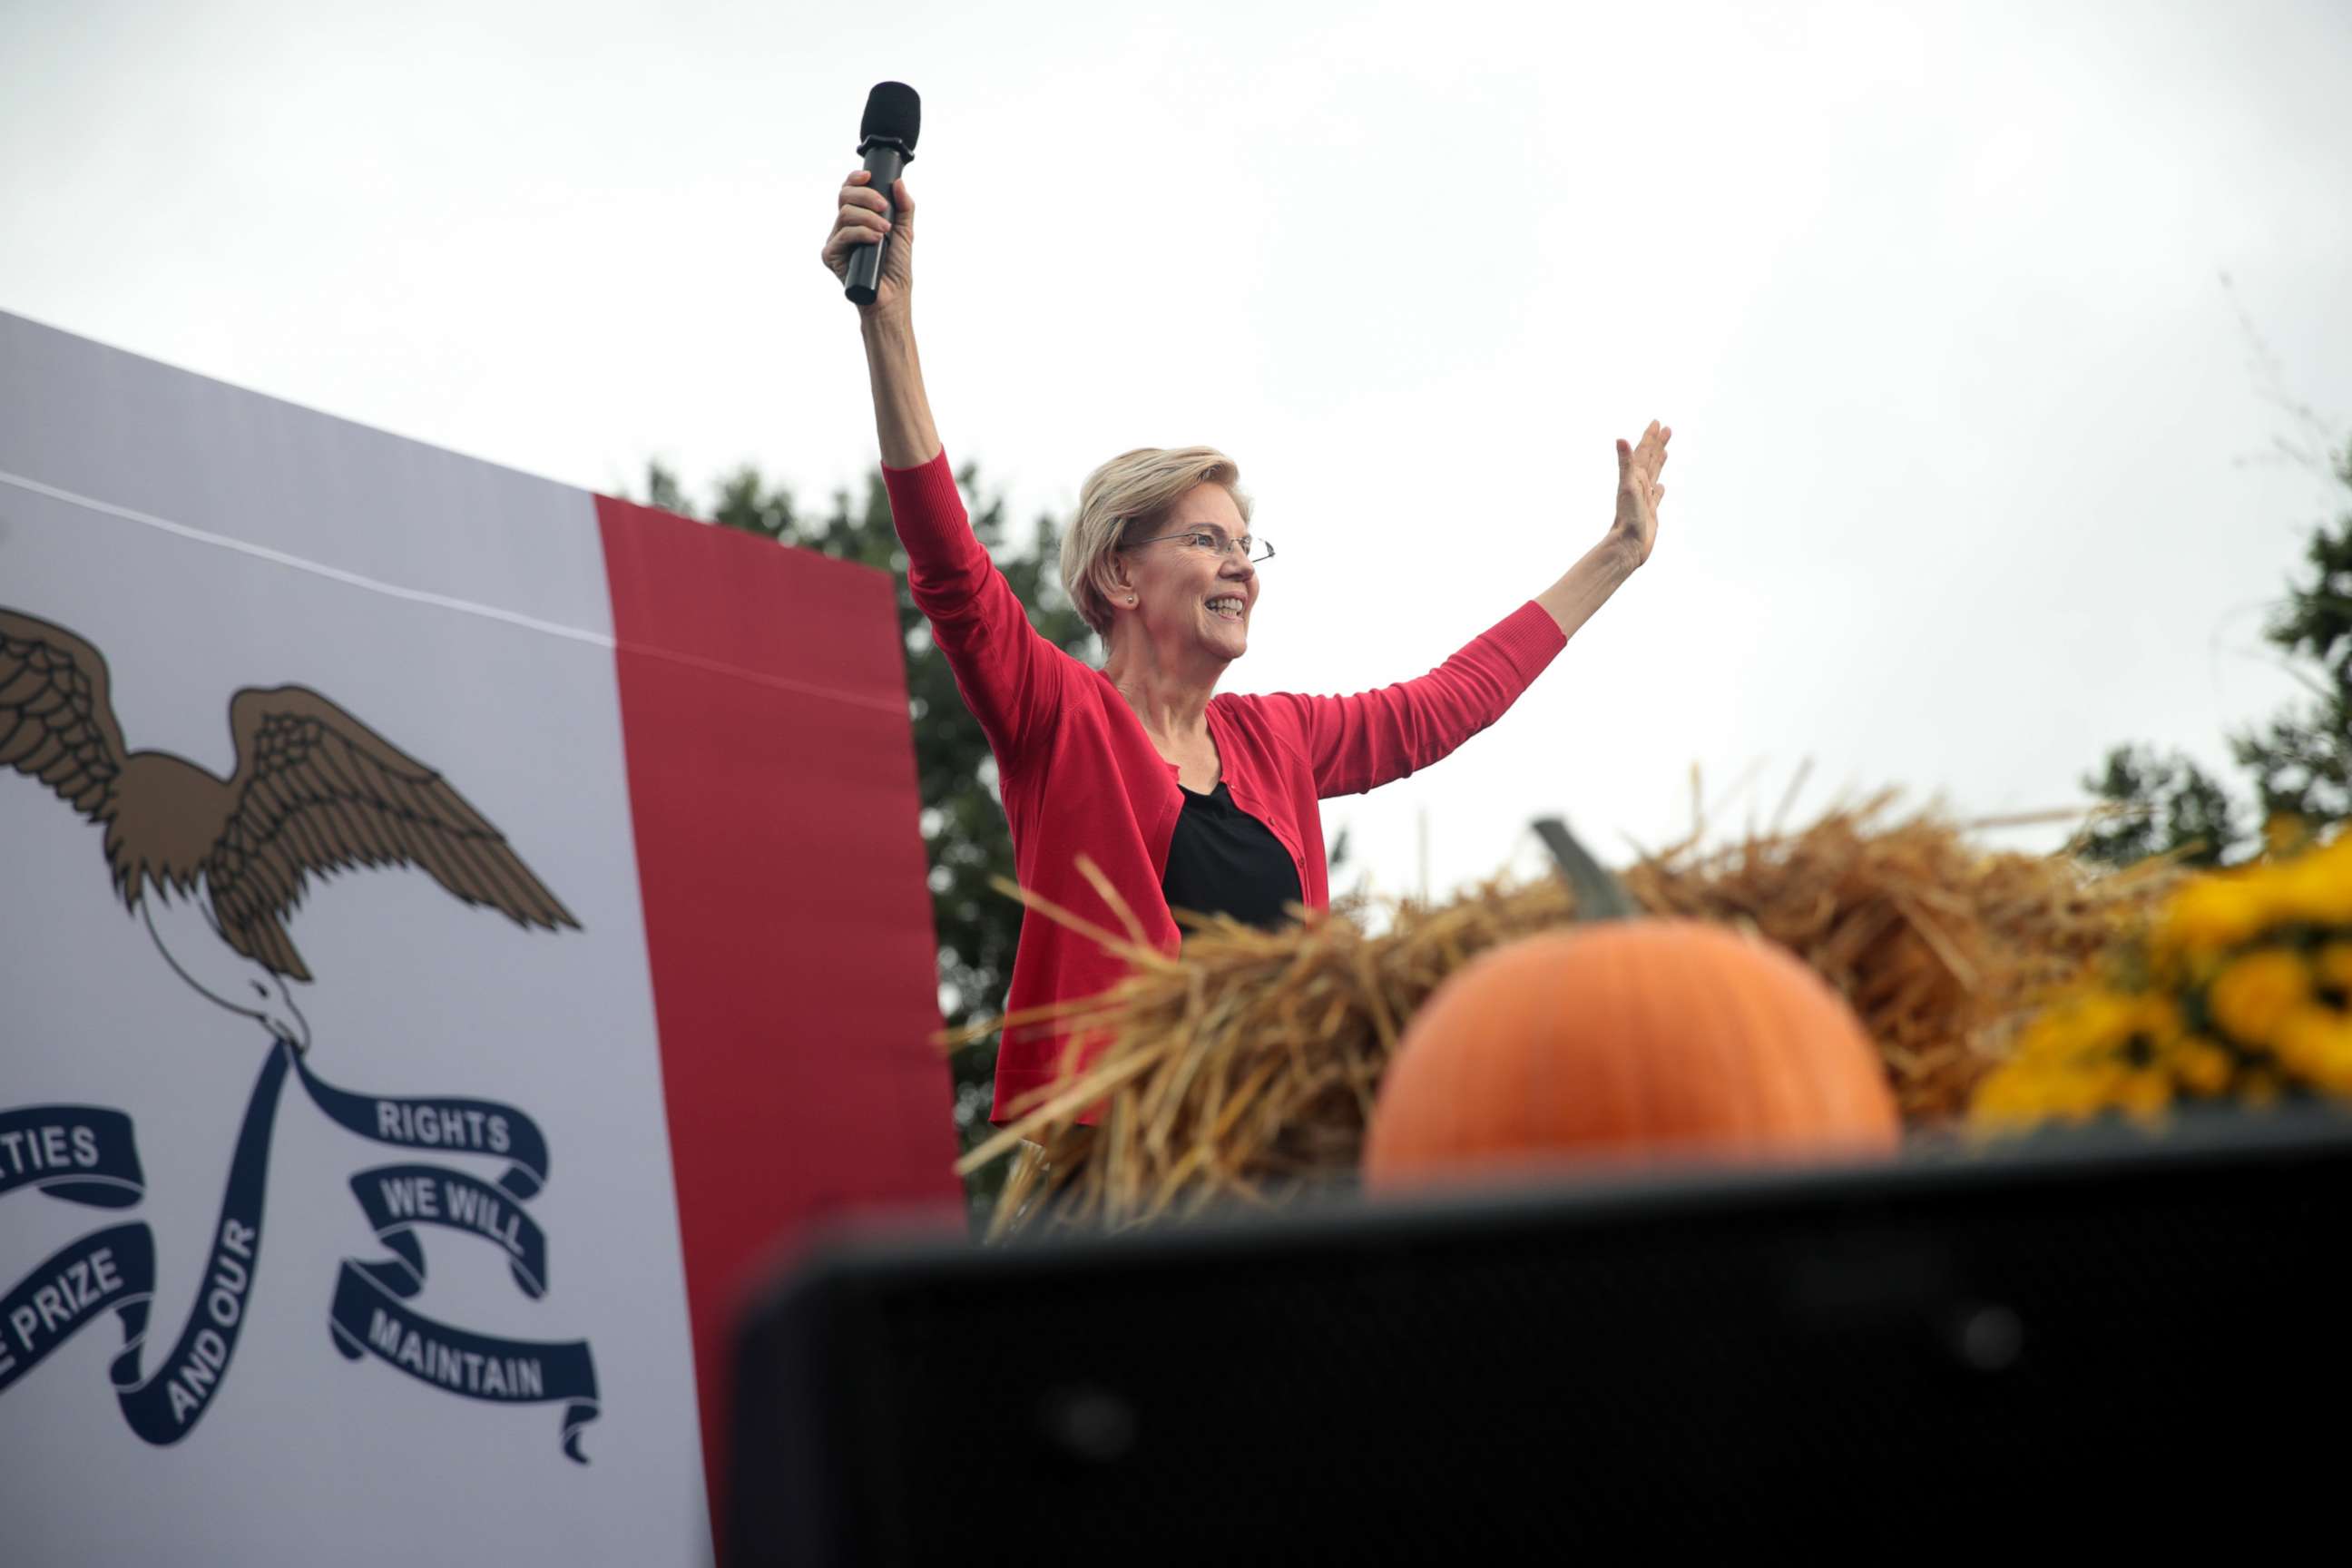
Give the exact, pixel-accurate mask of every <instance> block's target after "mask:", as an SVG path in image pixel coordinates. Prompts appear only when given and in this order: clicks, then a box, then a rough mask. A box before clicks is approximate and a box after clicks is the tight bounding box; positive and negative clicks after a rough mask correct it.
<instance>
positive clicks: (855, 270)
mask: <svg viewBox="0 0 2352 1568" xmlns="http://www.w3.org/2000/svg"><path fill="white" fill-rule="evenodd" d="M922 128H923V100H921V99H919V98H918V97H916V96H915V89H913V88H911V87H908V85H907V84H906V83H905V82H903V81H885V82H877V83H876V84H875V87H874V90H873V91H872V92H869V93H867V94H866V118H865V119H863V120H861V121H858V122H857V151H858V152H859V153H861V154H863V155H864V157H865V159H866V173H867V174H871V175H873V176H874V181H873V186H872V188H873V189H875V190H877V191H879V192H881V193H882V199H883V200H884V201H886V202H887V201H888V200H889V199H890V186H891V184H893V183H894V182H895V181H896V180H897V179H898V173H899V171H900V170H902V169H904V168H905V167H906V166H907V165H908V164H909V163H913V162H914V161H915V136H916V133H917V132H919V131H921V130H922ZM890 217H891V221H892V222H894V223H895V222H896V221H898V209H897V207H895V206H893V207H892V208H891V211H890ZM887 243H889V242H888V241H887V239H885V240H881V241H878V242H877V243H876V244H873V245H860V246H856V247H853V248H852V249H851V250H850V252H849V276H848V278H847V279H845V282H844V286H843V288H842V292H843V293H845V294H846V295H848V296H849V302H850V303H851V304H853V305H871V304H872V303H874V288H875V285H876V284H877V283H878V282H880V281H881V279H882V247H883V246H884V245H887Z"/></svg>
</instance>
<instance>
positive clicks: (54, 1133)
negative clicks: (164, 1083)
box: [0, 1044, 598, 1464]
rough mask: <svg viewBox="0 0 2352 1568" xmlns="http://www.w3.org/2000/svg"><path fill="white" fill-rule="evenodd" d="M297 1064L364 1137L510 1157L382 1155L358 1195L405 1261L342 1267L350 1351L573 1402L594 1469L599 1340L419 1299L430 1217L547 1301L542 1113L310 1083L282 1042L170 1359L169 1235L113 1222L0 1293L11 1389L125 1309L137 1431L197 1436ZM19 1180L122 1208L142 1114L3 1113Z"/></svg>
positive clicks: (473, 1392)
mask: <svg viewBox="0 0 2352 1568" xmlns="http://www.w3.org/2000/svg"><path fill="white" fill-rule="evenodd" d="M289 1068H291V1070H292V1071H293V1072H294V1073H296V1074H297V1075H298V1076H299V1079H300V1080H301V1083H302V1087H303V1089H306V1090H307V1091H308V1092H309V1094H310V1098H311V1100H313V1101H315V1102H316V1103H317V1105H318V1106H319V1109H320V1110H323V1111H324V1112H326V1114H327V1116H328V1117H329V1118H330V1119H331V1120H332V1121H335V1122H336V1123H337V1124H339V1125H341V1126H342V1127H344V1128H346V1129H348V1130H349V1131H352V1132H356V1133H358V1134H359V1135H360V1136H361V1137H362V1138H367V1139H371V1140H373V1141H374V1142H379V1143H388V1144H392V1145H394V1146H395V1147H399V1148H407V1149H433V1150H436V1151H438V1152H443V1153H457V1154H480V1155H487V1156H488V1157H491V1158H493V1159H501V1160H504V1161H506V1162H507V1169H506V1171H505V1172H504V1173H502V1174H501V1175H500V1176H499V1179H498V1180H497V1181H496V1182H495V1183H491V1182H484V1181H481V1180H478V1178H476V1177H474V1176H471V1175H468V1174H467V1173H464V1172H461V1171H452V1170H445V1169H443V1168H441V1167H439V1166H437V1165H422V1164H399V1165H383V1166H378V1167H376V1168H375V1169H373V1170H369V1171H362V1172H361V1173H359V1174H358V1175H356V1176H354V1177H352V1195H353V1196H355V1197H356V1198H358V1200H359V1204H360V1208H361V1210H362V1213H364V1214H365V1215H367V1219H368V1223H369V1225H371V1226H373V1227H374V1230H375V1233H376V1239H377V1240H378V1241H379V1242H381V1243H382V1244H383V1246H384V1247H386V1248H387V1249H388V1250H389V1251H390V1252H391V1253H392V1256H391V1257H390V1258H386V1259H384V1260H383V1261H380V1262H373V1263H370V1262H362V1261H361V1260H359V1259H357V1258H346V1259H345V1260H344V1261H343V1264H342V1267H341V1272H340V1274H339V1275H338V1277H337V1279H336V1284H335V1294H334V1300H333V1304H332V1305H331V1308H330V1310H329V1313H328V1326H329V1329H330V1331H331V1334H332V1337H333V1341H334V1343H335V1347H336V1348H337V1349H338V1350H339V1351H341V1352H342V1354H343V1355H344V1356H345V1357H346V1358H347V1359H350V1360H352V1361H357V1360H359V1359H360V1358H361V1357H362V1355H363V1354H368V1353H373V1354H374V1355H375V1356H376V1357H378V1358H379V1359H380V1360H382V1361H383V1362H384V1363H387V1364H389V1365H392V1366H394V1367H397V1368H399V1369H400V1370H401V1371H403V1372H405V1373H408V1374H409V1375H410V1376H412V1377H415V1378H416V1379H418V1380H419V1381H420V1382H424V1383H428V1384H432V1385H433V1386H435V1387H436V1388H440V1389H446V1390H447V1391H448V1392H450V1393H453V1394H463V1395H465V1396H466V1397H467V1398H471V1399H484V1400H490V1401H494V1402H498V1403H501V1404H543V1403H548V1402H562V1404H564V1405H565V1406H566V1408H565V1411H564V1415H563V1427H562V1444H563V1451H564V1452H565V1453H566V1454H568V1455H570V1456H571V1457H572V1458H573V1459H574V1460H577V1461H578V1462H579V1463H581V1464H586V1463H587V1462H588V1461H587V1458H586V1456H585V1455H583V1454H582V1453H581V1451H580V1434H581V1429H582V1428H583V1427H584V1426H586V1425H587V1424H588V1423H589V1422H591V1421H593V1420H594V1419H596V1416H597V1415H598V1401H597V1393H596V1367H595V1362H594V1359H593V1356H592V1354H591V1353H590V1351H589V1347H588V1342H586V1341H585V1340H573V1341H565V1342H538V1341H529V1340H506V1339H496V1338H492V1337H490V1336H488V1335H486V1334H477V1333H473V1332H470V1331H467V1330H463V1329H453V1328H450V1327H449V1326H447V1325H446V1324H444V1323H439V1322H436V1321H434V1320H433V1319H431V1318H428V1317H425V1316H424V1315H423V1314H421V1313H419V1312H417V1311H415V1310H414V1309H412V1308H410V1307H409V1306H407V1305H406V1304H405V1303H406V1302H407V1300H409V1298H411V1297H413V1296H415V1294H417V1292H418V1291H420V1290H422V1289H424V1286H425V1248H424V1245H423V1243H422V1242H421V1241H420V1240H419V1239H418V1237H417V1234H416V1227H417V1226H428V1225H429V1226H441V1227H443V1228H446V1229H451V1230H459V1231H464V1232H466V1233H467V1234H468V1235H472V1236H478V1237H482V1238H483V1239H484V1240H487V1241H488V1242H490V1243H492V1244H493V1245H495V1246H497V1247H499V1249H500V1250H502V1251H503V1252H505V1254H506V1255H507V1262H508V1267H509V1269H510V1270H511V1272H512V1273H513V1276H514V1280H515V1284H516V1286H517V1288H519V1289H520V1290H521V1291H522V1292H523V1294H524V1295H526V1296H528V1297H530V1298H531V1299H533V1300H538V1299H539V1298H540V1297H541V1296H542V1295H544V1294H545V1292H546V1289H547V1238H546V1237H545V1236H544V1235H543V1234H542V1233H541V1230H540V1227H539V1226H538V1224H537V1223H536V1222H534V1221H533V1220H532V1219H531V1218H530V1215H526V1214H524V1213H523V1212H522V1210H521V1207H520V1205H521V1204H522V1203H524V1202H525V1201H526V1200H528V1199H530V1197H532V1196H533V1195H535V1194H537V1193H538V1192H539V1190H540V1188H541V1186H542V1185H544V1184H545V1183H546V1180H547V1168H548V1165H547V1140H546V1138H545V1137H544V1136H542V1135H541V1132H540V1130H539V1126H538V1124H537V1123H536V1122H534V1121H531V1119H530V1117H528V1116H526V1115H524V1114H523V1113H522V1112H521V1111H520V1110H515V1109H514V1108H513V1107H512V1106H508V1105H501V1104H499V1103H498V1102H496V1101H494V1100H459V1099H443V1098H426V1099H417V1100H395V1099H391V1098H387V1097H383V1096H378V1095H364V1094H353V1093H351V1092H349V1091H348V1090H345V1089H337V1088H336V1087H335V1086H333V1085H332V1084H329V1083H324V1082H321V1081H320V1079H317V1078H315V1077H313V1076H312V1075H311V1073H310V1068H309V1066H308V1065H307V1064H306V1063H304V1062H303V1061H302V1060H301V1058H299V1056H298V1055H297V1054H296V1053H295V1051H294V1049H293V1047H291V1046H289V1045H284V1044H280V1045H278V1047H274V1048H273V1049H272V1050H271V1051H270V1053H269V1057H268V1060H267V1061H265V1062H264V1063H263V1064H262V1067H261V1073H260V1076H259V1078H257V1079H256V1080H255V1082H254V1086H253V1098H252V1099H251V1100H250V1101H249V1102H247V1106H246V1111H245V1122H244V1125H243V1127H242V1128H240V1129H239V1131H238V1133H237V1139H236V1152H234V1153H233V1154H232V1155H231V1156H230V1160H229V1174H228V1184H227V1187H226V1190H225V1191H224V1192H223V1193H222V1194H221V1207H220V1219H219V1221H218V1223H216V1224H215V1226H214V1227H213V1233H212V1236H213V1239H212V1247H211V1251H210V1254H209V1256H208V1257H207V1258H206V1260H205V1272H204V1277H203V1279H202V1280H201V1281H200V1282H199V1283H198V1285H197V1287H196V1300H195V1304H194V1306H193V1307H192V1308H191V1309H190V1310H189V1312H188V1318H187V1321H186V1323H185V1324H184V1326H183V1328H182V1329H181V1331H180V1337H179V1340H178V1342H176V1343H174V1344H173V1347H172V1350H171V1352H170V1353H169V1354H167V1355H166V1356H164V1358H163V1361H162V1363H160V1364H158V1365H157V1367H156V1368H155V1370H154V1372H153V1373H151V1374H148V1375H146V1376H143V1377H142V1374H141V1371H140V1362H141V1352H142V1350H143V1349H144V1347H145V1344H146V1337H147V1320H148V1315H149V1308H150V1306H151V1304H152V1300H153V1296H154V1277H155V1244H154V1238H153V1237H152V1234H151V1233H150V1231H149V1229H148V1227H147V1226H145V1225H144V1224H142V1223H138V1222H132V1223H130V1224H125V1225H119V1226H110V1227H109V1228H107V1229H104V1230H100V1231H94V1232H92V1233H91V1234H90V1235H89V1236H86V1237H82V1238H81V1239H80V1240H79V1241H77V1242H75V1243H73V1244H72V1245H71V1246H69V1247H66V1248H65V1249H64V1250H62V1251H60V1252H58V1254H56V1255H55V1256H54V1257H52V1258H49V1259H48V1260H47V1262H45V1263H43V1264H42V1265H41V1266H40V1267H39V1268H36V1269H34V1270H33V1272H32V1273H31V1274H29V1275H27V1276H26V1277H25V1279H23V1280H22V1281H20V1282H19V1283H18V1284H17V1285H16V1287H15V1288H14V1289H11V1290H10V1291H9V1292H8V1293H7V1295H6V1296H5V1297H0V1393H5V1391H6V1390H7V1388H8V1387H9V1386H10V1385H11V1384H14V1383H15V1382H16V1380H17V1379H18V1378H20V1377H22V1376H24V1375H25V1374H26V1373H28V1372H30V1371H31V1370H32V1369H33V1368H34V1367H36V1366H37V1365H39V1364H40V1363H41V1362H42V1360H43V1359H45V1358H46V1357H47V1355H48V1354H49V1353H50V1352H53V1351H55V1350H56V1349H57V1348H58V1346H59V1345H61V1344H63V1343H64V1342H66V1341H67V1340H68V1339H70V1338H72V1336H73V1335H74V1334H75V1333H77V1332H78V1331H80V1330H81V1329H82V1328H84V1327H85V1326H87V1325H88V1324H89V1323H92V1322H95V1321H98V1320H99V1319H100V1318H102V1317H104V1316H105V1315H106V1313H107V1312H109V1311H113V1312H115V1313H117V1314H119V1315H120V1317H121V1323H122V1336H123V1346H122V1350H121V1353H120V1354H118V1355H117V1356H116V1357H115V1359H114V1364H113V1368H112V1377H113V1381H114V1385H115V1391H116V1398H117V1399H118V1401H119V1402H120V1403H121V1406H122V1415H123V1418H124V1419H125V1420H126V1421H128V1422H129V1423H130V1425H131V1430H132V1431H133V1432H135V1433H137V1434H138V1435H139V1436H141V1437H142V1438H144V1439H145V1440H146V1441H148V1442H150V1443H153V1444H156V1445H158V1446H166V1445H169V1444H173V1443H176V1442H178V1441H179V1440H180V1439H181V1438H183V1437H184V1436H187V1435H188V1434H189V1433H190V1432H192V1431H194V1429H195V1426H196V1424H197V1423H198V1422H199V1421H201V1420H203V1419H204V1415H205V1411H206V1410H207V1409H209V1408H210V1407H211V1405H212V1401H213V1397H214V1395H215V1394H217V1393H218V1392H219V1390H220V1386H221V1383H222V1380H223V1379H224V1378H226V1376H227V1375H228V1366H229V1361H230V1358H231V1357H232V1356H234V1355H235V1354H236V1342H237V1336H238V1333H239V1332H240V1331H241V1330H242V1329H243V1327H244V1323H245V1303H246V1300H247V1297H248V1296H249V1295H250V1293H251V1291H252V1289H253V1282H254V1278H255V1275H256V1272H257V1270H258V1268H259V1267H260V1262H261V1223H262V1199H263V1197H264V1195H265V1194H266V1192H267V1189H268V1176H269V1151H270V1142H271V1132H272V1129H273V1128H274V1127H275V1125H276V1122H277V1114H278V1100H279V1098H280V1095H281V1092H282V1090H283V1089H284V1088H285V1084H286V1075H287V1072H288V1070H289ZM18 1189H37V1190H39V1191H42V1192H46V1193H47V1194H49V1195H50V1196H52V1197H57V1198H62V1199H66V1200H68V1201H69V1202H74V1203H82V1204H91V1205H98V1206H100V1207H107V1208H121V1207H124V1206H126V1205H131V1204H134V1203H136V1202H138V1201H139V1199H140V1198H141V1197H142V1195H143V1193H144V1188H143V1185H142V1177H141V1173H140V1167H139V1155H138V1152H137V1150H136V1148H135V1146H134V1145H133V1142H132V1139H131V1119H130V1118H129V1117H128V1116H126V1115H124V1114H123V1113H122V1112H121V1111H119V1110H102V1109H100V1108H98V1107H95V1106H85V1105H37V1106H26V1107H22V1108H19V1109H16V1110H6V1111H0V1196H5V1195H6V1194H8V1193H10V1192H13V1191H16V1190H18Z"/></svg>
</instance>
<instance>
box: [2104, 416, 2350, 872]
mask: <svg viewBox="0 0 2352 1568" xmlns="http://www.w3.org/2000/svg"><path fill="white" fill-rule="evenodd" d="M2328 471H2329V474H2330V476H2331V478H2332V479H2333V481H2334V483H2335V484H2336V486H2338V487H2340V488H2341V489H2343V490H2344V491H2345V492H2346V493H2347V496H2352V443H2347V445H2346V447H2344V449H2343V451H2342V452H2341V453H2338V454H2335V455H2333V457H2332V460H2330V461H2329V463H2328ZM2304 560H2305V564H2306V565H2307V566H2308V567H2309V568H2310V576H2309V577H2308V578H2307V579H2299V580H2294V581H2290V583H2289V584H2288V586H2287V596H2286V598H2285V600H2284V602H2283V603H2281V604H2280V605H2277V606H2276V607H2275V608H2274V609H2273V612H2272V614H2271V616H2270V620H2269V623H2268V625H2266V626H2264V628H2263V640H2264V641H2265V642H2267V643H2269V644H2270V645H2271V647H2273V648H2275V649H2277V650H2278V652H2279V655H2280V662H2281V664H2282V666H2283V668H2285V669H2286V670H2287V672H2288V673H2289V674H2291V675H2293V676H2294V679H2296V681H2297V682H2299V683H2300V684H2301V685H2302V686H2303V688H2304V689H2305V692H2307V693H2308V694H2309V697H2308V700H2304V701H2301V702H2298V703H2297V704H2295V705H2294V706H2292V707H2290V708H2288V709H2287V710H2284V711H2283V712H2280V713H2277V714H2274V715H2273V716H2272V717H2271V718H2270V719H2269V720H2268V721H2266V722H2265V723H2263V724H2262V725H2260V726H2257V727H2254V728H2252V729H2247V730H2242V731H2237V732H2235V733H2233V734H2231V736H2230V737H2229V744H2230V754H2231V760H2232V761H2234V762H2235V763H2237V765H2238V766H2239V767H2241V768H2242V769H2244V770H2245V771H2246V773H2248V774H2249V775H2250V780H2251V783H2252V794H2253V810H2252V825H2251V828H2250V827H2248V826H2241V822H2240V818H2239V816H2238V813H2237V809H2236V807H2235V806H2234V805H2232V803H2231V798H2230V795H2229V792H2228V791H2227V790H2226V789H2225V788H2224V787H2223V786H2222V785H2221V784H2220V783H2219V782H2218V781H2216V780H2215V779H2213V778H2212V777H2210V775H2208V774H2207V773H2204V772H2203V771H2202V770H2201V769H2200V768H2199V767H2198V766H2197V765H2196V764H2195V763H2192V762H2189V760H2187V759H2186V758H2183V757H2180V756H2178V755H2173V756H2168V757H2158V755H2157V754H2156V753H2155V752H2153V751H2151V750H2150V749H2148V748H2147V747H2144V746H2119V747H2117V748H2116V749H2115V750H2114V751H2111V752H2108V753H2107V760H2106V766H2105V769H2104V771H2102V772H2100V773H2093V774H2089V775H2086V776H2085V777H2084V780H2083V787H2084V789H2086V790H2089V791H2090V792H2091V793H2092V794H2094V795H2097V796H2098V797H2099V798H2100V799H2101V800H2102V801H2105V802H2108V803H2111V804H2113V805H2116V806H2117V807H2120V808H2122V809H2121V811H2120V812H2119V814H2118V815H2117V816H2116V819H2115V825H2114V826H2105V827H2102V828H2100V829H2099V830H2098V831H2096V832H2095V833H2093V834H2091V835H2089V836H2087V837H2086V839H2085V842H2084V847H2083V848H2082V851H2081V852H2082V853H2083V855H2084V858H2087V859H2092V860H2096V861H2100V862H2103V863H2105V864H2107V865H2112V866H2124V865H2128V864H2130V863H2131V862H2133V861H2135V860H2138V859H2141V858H2145V857H2147V856H2149V855H2159V854H2166V853H2171V852H2176V851H2177V852H2179V854H2180V857H2181V858H2182V859H2184V860H2186V861H2188V862H2189V863H2190V864H2201V865H2216V864H2221V863H2222V862H2224V861H2225V860H2228V859H2230V858H2233V857H2234V856H2235V854H2236V851H2237V850H2238V849H2239V848H2240V847H2247V848H2248V850H2249V852H2250V853H2251V852H2252V851H2253V850H2254V849H2256V848H2258V847H2260V846H2261V845H2263V844H2264V843H2276V842H2289V841H2292V840H2293V839H2294V837H2298V836H2300V835H2304V834H2308V835H2310V836H2313V837H2326V836H2327V835H2328V834H2329V833H2330V832H2331V831H2332V830H2333V829H2334V827H2335V826H2336V824H2338V823H2341V822H2343V821H2345V820H2346V819H2347V818H2352V505H2347V506H2346V507H2345V508H2344V510H2340V511H2339V512H2337V514H2336V517H2335V519H2334V520H2333V521H2327V522H2323V523H2321V524H2320V525H2319V526H2318V527H2317V528H2316V529H2315V531H2314V532H2313V534H2312V538H2311V542H2310V543H2309V544H2308V545H2307V546H2305V551H2304Z"/></svg>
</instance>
